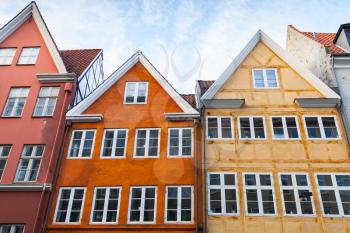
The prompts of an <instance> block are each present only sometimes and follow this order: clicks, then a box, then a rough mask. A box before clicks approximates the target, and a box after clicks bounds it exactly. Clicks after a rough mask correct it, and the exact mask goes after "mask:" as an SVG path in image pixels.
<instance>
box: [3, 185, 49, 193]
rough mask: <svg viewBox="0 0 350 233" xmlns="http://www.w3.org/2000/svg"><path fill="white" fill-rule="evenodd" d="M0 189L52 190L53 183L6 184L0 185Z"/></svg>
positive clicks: (4, 190) (6, 190)
mask: <svg viewBox="0 0 350 233" xmlns="http://www.w3.org/2000/svg"><path fill="white" fill-rule="evenodd" d="M0 191H3V192H10V191H14V192H16V191H17V192H22V191H51V184H8V185H7V184H6V185H0Z"/></svg>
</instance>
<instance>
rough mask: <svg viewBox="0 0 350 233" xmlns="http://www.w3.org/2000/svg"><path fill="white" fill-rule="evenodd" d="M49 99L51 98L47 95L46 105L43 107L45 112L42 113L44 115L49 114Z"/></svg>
mask: <svg viewBox="0 0 350 233" xmlns="http://www.w3.org/2000/svg"><path fill="white" fill-rule="evenodd" d="M39 98H40V97H39ZM49 100H50V98H49V97H45V103H44V107H43V112H42V113H41V115H42V116H43V115H47V113H46V111H47V108H48V105H49Z"/></svg>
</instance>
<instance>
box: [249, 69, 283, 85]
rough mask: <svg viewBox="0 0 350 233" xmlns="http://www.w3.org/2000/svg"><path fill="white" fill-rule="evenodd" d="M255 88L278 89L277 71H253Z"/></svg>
mask: <svg viewBox="0 0 350 233" xmlns="http://www.w3.org/2000/svg"><path fill="white" fill-rule="evenodd" d="M253 80H254V87H255V88H278V78H277V70H276V69H253Z"/></svg>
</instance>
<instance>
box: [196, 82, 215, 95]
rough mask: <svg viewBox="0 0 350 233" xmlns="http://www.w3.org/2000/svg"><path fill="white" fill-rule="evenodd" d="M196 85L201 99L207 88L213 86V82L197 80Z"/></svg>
mask: <svg viewBox="0 0 350 233" xmlns="http://www.w3.org/2000/svg"><path fill="white" fill-rule="evenodd" d="M197 82H198V85H199V89H200V96H201V97H202V95H203V94H204V93H205V92H206V91H207V90H208V89H209V87H210V86H211V85H213V83H214V82H215V81H213V80H197Z"/></svg>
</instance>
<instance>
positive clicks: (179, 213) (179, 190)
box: [164, 185, 194, 224]
mask: <svg viewBox="0 0 350 233" xmlns="http://www.w3.org/2000/svg"><path fill="white" fill-rule="evenodd" d="M168 188H177V209H176V211H177V221H168V219H167V213H168ZM182 188H191V220H190V221H181V210H182V208H181V202H182V193H181V191H182ZM193 197H194V195H193V186H191V185H178V186H177V185H168V186H166V191H165V211H164V222H165V223H182V224H191V223H193V219H194V216H193V213H194V211H193V208H194V200H193ZM179 219H180V220H179Z"/></svg>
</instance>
